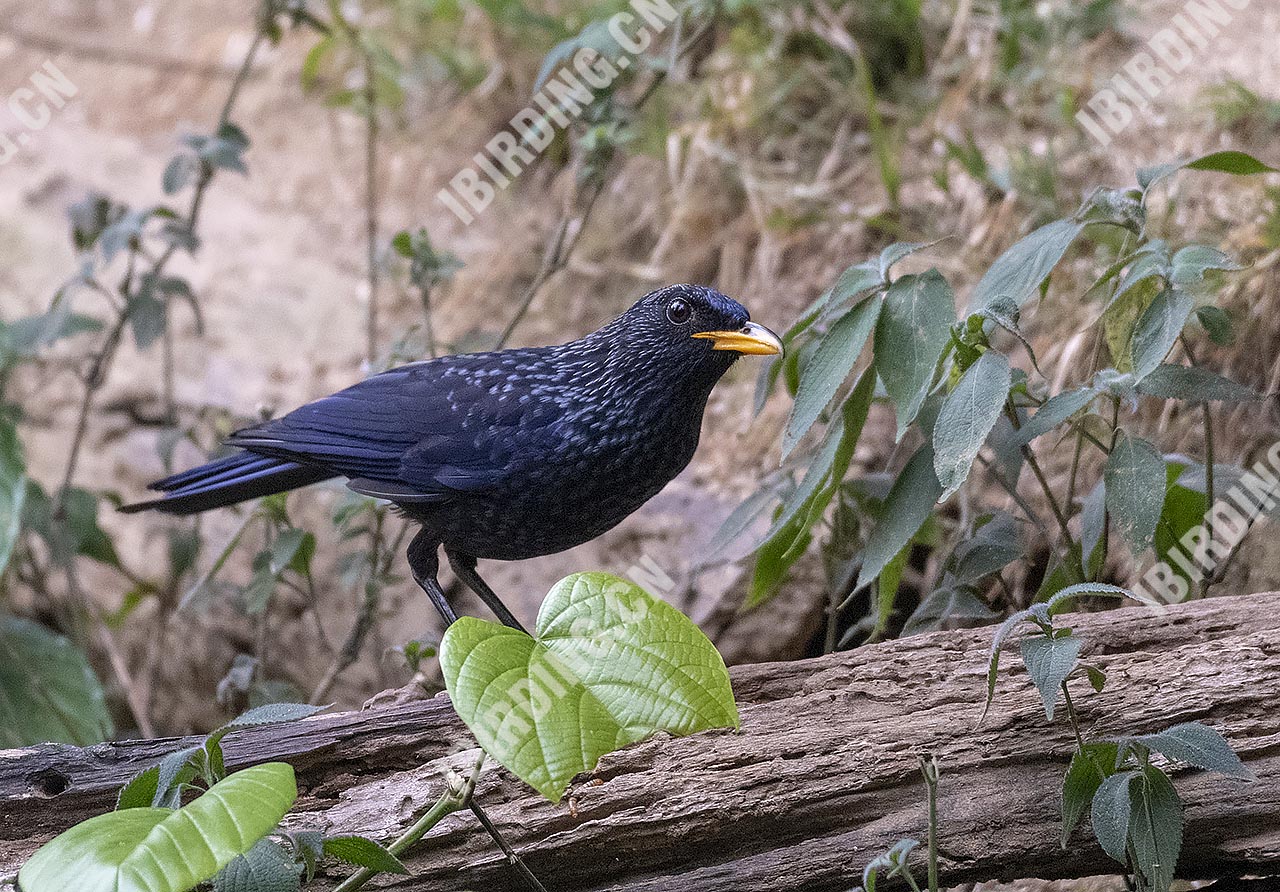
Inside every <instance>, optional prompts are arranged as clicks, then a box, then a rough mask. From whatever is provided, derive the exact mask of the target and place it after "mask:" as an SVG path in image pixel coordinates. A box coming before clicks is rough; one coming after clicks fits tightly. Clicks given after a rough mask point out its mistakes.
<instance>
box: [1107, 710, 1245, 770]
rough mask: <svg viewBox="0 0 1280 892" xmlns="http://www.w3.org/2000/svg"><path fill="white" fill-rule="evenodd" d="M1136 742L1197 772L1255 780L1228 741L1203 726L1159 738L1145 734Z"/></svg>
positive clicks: (1173, 730)
mask: <svg viewBox="0 0 1280 892" xmlns="http://www.w3.org/2000/svg"><path fill="white" fill-rule="evenodd" d="M1133 739H1134V740H1135V741H1136V742H1138V743H1140V744H1142V745H1143V746H1145V747H1148V748H1150V749H1153V750H1155V751H1156V752H1158V753H1163V754H1164V755H1165V756H1168V757H1169V758H1170V759H1177V760H1178V761H1179V762H1186V763H1187V764H1188V765H1192V766H1194V767H1196V768H1203V769H1205V770H1206V771H1217V772H1219V773H1220V774H1226V775H1229V776H1231V777H1242V778H1252V777H1253V772H1252V771H1250V770H1249V768H1248V767H1247V766H1246V765H1245V764H1244V763H1243V762H1241V761H1240V757H1239V756H1237V755H1236V754H1235V752H1234V751H1233V750H1232V749H1231V744H1229V743H1227V739H1226V738H1225V737H1223V736H1222V735H1221V734H1219V733H1218V732H1217V730H1215V729H1213V728H1210V727H1209V726H1208V725H1205V724H1202V723H1200V722H1183V723H1182V724H1180V725H1174V726H1173V727H1172V728H1168V729H1166V730H1164V731H1160V732H1158V733H1156V734H1144V735H1142V736H1141V737H1135V738H1133Z"/></svg>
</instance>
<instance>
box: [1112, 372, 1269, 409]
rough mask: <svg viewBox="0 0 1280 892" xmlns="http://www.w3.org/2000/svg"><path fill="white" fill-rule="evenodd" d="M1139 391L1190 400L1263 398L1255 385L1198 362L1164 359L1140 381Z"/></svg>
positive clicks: (1241, 400)
mask: <svg viewBox="0 0 1280 892" xmlns="http://www.w3.org/2000/svg"><path fill="white" fill-rule="evenodd" d="M1138 392H1139V393H1145V394H1146V395H1147V396H1157V397H1161V398H1162V399H1174V400H1187V401H1188V402H1196V403H1202V402H1223V403H1241V402H1248V401H1249V400H1257V399H1262V396H1261V394H1259V393H1258V392H1257V391H1256V390H1254V389H1253V388H1252V387H1246V386H1245V385H1244V384H1237V383H1236V382H1235V381H1232V380H1231V379H1229V378H1224V377H1222V376H1221V375H1215V374H1214V373H1213V372H1210V371H1208V370H1206V369H1202V368H1198V367H1196V366H1187V365H1174V364H1170V363H1162V364H1161V365H1158V366H1156V367H1155V368H1154V369H1153V370H1152V371H1151V372H1150V373H1149V374H1147V375H1146V377H1144V378H1143V379H1142V380H1141V381H1139V382H1138Z"/></svg>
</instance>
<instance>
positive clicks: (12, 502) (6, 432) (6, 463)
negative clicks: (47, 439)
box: [0, 415, 27, 574]
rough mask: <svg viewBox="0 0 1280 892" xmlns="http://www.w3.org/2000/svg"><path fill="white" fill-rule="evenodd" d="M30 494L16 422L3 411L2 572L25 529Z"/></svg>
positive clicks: (0, 473) (0, 487) (0, 419)
mask: <svg viewBox="0 0 1280 892" xmlns="http://www.w3.org/2000/svg"><path fill="white" fill-rule="evenodd" d="M26 497H27V465H26V461H25V460H24V459H23V456H22V443H21V442H19V440H18V430H17V427H16V425H14V424H13V423H11V422H10V421H9V420H8V419H7V418H6V417H4V416H3V415H0V574H3V573H4V570H5V567H7V566H8V565H9V558H10V557H12V555H13V547H14V545H16V544H17V542H18V535H19V534H20V533H21V532H22V508H23V505H24V503H25V502H26Z"/></svg>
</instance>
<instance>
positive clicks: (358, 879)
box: [333, 750, 485, 892]
mask: <svg viewBox="0 0 1280 892" xmlns="http://www.w3.org/2000/svg"><path fill="white" fill-rule="evenodd" d="M484 759H485V753H484V750H481V751H480V757H479V758H478V759H476V764H475V766H474V767H473V768H472V769H471V775H470V776H469V777H468V778H467V779H466V780H464V781H463V782H462V783H461V784H459V785H457V786H455V785H454V784H452V783H449V784H448V786H447V787H446V789H445V791H444V792H443V793H442V794H440V798H439V799H437V800H436V801H435V804H433V805H432V806H431V807H430V808H429V809H427V810H426V811H425V812H424V813H423V814H422V817H420V818H418V820H416V821H414V822H413V824H412V826H410V827H409V829H407V830H405V832H404V833H402V834H400V836H398V837H397V838H396V839H395V841H394V842H392V843H391V845H389V846H387V849H388V850H389V851H390V852H391V854H393V855H395V856H397V857H399V856H400V855H403V854H404V853H405V852H407V851H408V850H409V849H410V848H411V847H412V846H414V845H415V844H416V843H417V842H418V840H420V839H422V837H424V836H426V835H427V832H428V831H430V830H431V828H432V827H434V826H435V825H436V824H439V823H440V822H441V821H442V820H444V819H445V818H446V817H448V816H449V815H451V814H453V813H454V812H455V811H459V810H461V809H463V808H466V806H467V803H469V802H470V801H471V796H472V794H473V793H474V792H475V788H476V781H477V780H478V779H479V777H480V771H481V769H482V768H484ZM377 875H378V872H377V871H376V870H370V869H369V868H367V867H362V868H360V869H359V870H357V871H356V872H355V873H353V874H352V875H351V876H349V877H347V878H346V879H345V880H343V881H342V882H341V883H339V884H338V886H337V888H335V889H334V890H333V892H357V890H358V889H362V888H364V886H365V885H366V884H367V883H368V882H369V880H371V879H373V878H374V877H375V876H377Z"/></svg>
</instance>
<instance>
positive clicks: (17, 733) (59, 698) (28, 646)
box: [0, 615, 112, 749]
mask: <svg viewBox="0 0 1280 892" xmlns="http://www.w3.org/2000/svg"><path fill="white" fill-rule="evenodd" d="M111 734H112V727H111V715H110V713H108V712H107V706H106V698H105V697H104V695H103V692H102V686H101V685H100V684H99V683H98V679H97V677H96V676H95V675H94V674H93V670H92V669H90V668H89V662H88V661H87V660H86V659H85V657H84V654H82V653H81V652H80V651H79V650H78V649H77V648H76V647H75V645H73V644H72V643H71V642H70V641H68V640H67V639H66V638H63V637H62V636H61V635H56V634H54V633H53V632H50V631H49V630H48V629H46V628H44V627H43V626H40V625H37V624H36V623H33V622H30V621H28V620H25V619H17V618H16V617H10V616H3V615H0V749H10V748H13V747H20V746H30V745H32V744H36V743H47V742H51V741H52V742H58V743H74V744H77V745H80V746H87V745H88V744H91V743H98V742H100V741H102V740H106V739H107V738H108V737H110V736H111Z"/></svg>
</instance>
